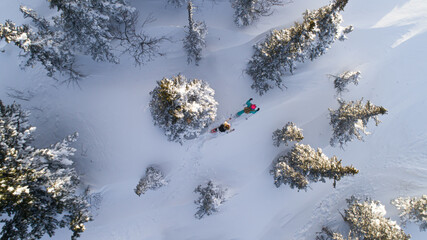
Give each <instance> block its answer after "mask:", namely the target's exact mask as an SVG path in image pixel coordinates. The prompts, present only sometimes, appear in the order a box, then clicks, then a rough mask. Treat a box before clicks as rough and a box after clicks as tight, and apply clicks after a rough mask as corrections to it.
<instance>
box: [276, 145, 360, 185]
mask: <svg viewBox="0 0 427 240" xmlns="http://www.w3.org/2000/svg"><path fill="white" fill-rule="evenodd" d="M341 161H342V160H338V158H337V157H336V156H333V157H331V158H328V157H327V156H326V155H325V154H323V152H322V149H320V148H318V149H317V151H316V150H315V149H313V148H311V147H310V146H309V145H303V144H298V143H297V144H295V145H294V147H293V148H292V149H291V150H290V151H289V152H288V153H287V154H286V155H284V156H281V157H279V158H278V160H277V163H276V164H275V165H274V166H273V169H272V170H271V173H272V175H274V184H275V185H276V187H280V185H281V184H285V185H289V186H290V187H291V188H295V187H296V188H298V189H299V190H300V189H304V190H306V189H307V186H308V183H309V182H318V181H321V182H325V178H328V179H333V180H334V184H333V185H334V187H335V184H336V182H337V181H339V180H341V178H342V177H344V176H347V175H354V174H357V173H358V172H359V170H357V169H356V168H354V167H353V166H346V167H343V166H342V163H341Z"/></svg>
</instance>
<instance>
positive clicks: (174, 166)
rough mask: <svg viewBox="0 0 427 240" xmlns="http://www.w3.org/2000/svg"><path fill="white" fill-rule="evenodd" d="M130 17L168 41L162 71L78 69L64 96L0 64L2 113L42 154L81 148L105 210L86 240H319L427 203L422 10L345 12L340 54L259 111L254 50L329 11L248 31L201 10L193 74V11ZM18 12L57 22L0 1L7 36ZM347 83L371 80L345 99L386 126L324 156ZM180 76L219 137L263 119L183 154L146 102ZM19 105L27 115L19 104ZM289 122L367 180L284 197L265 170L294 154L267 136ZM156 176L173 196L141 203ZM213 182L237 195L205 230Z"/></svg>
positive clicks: (289, 82) (285, 190)
mask: <svg viewBox="0 0 427 240" xmlns="http://www.w3.org/2000/svg"><path fill="white" fill-rule="evenodd" d="M131 3H132V4H133V5H134V6H135V7H136V8H137V9H138V10H139V12H140V15H141V16H140V18H141V19H143V18H144V17H145V16H148V15H149V14H152V16H154V17H155V18H157V21H155V22H154V23H152V24H150V25H148V26H147V28H146V30H147V31H148V32H149V33H150V34H152V35H162V34H163V35H167V36H169V37H171V39H172V40H173V41H170V42H166V43H164V44H163V45H162V50H163V51H164V52H165V53H166V56H165V57H160V58H157V59H156V60H155V61H153V62H150V63H148V64H146V65H145V66H143V67H141V68H135V67H134V66H133V63H132V61H131V60H130V59H128V58H127V57H126V56H123V57H122V59H121V63H120V64H119V65H112V64H108V63H94V62H92V61H91V60H90V59H89V58H88V57H81V58H79V62H78V63H79V65H80V69H81V70H82V71H83V72H84V73H85V74H88V77H87V78H86V79H84V80H82V81H81V82H80V83H79V86H80V87H77V86H73V85H69V86H67V85H66V84H62V85H61V84H58V83H57V82H55V81H54V80H53V79H51V78H48V77H47V76H46V75H45V72H44V70H43V69H42V68H41V67H39V66H36V67H34V68H30V69H27V70H25V71H22V70H21V69H20V67H19V64H20V62H21V60H22V59H20V58H19V57H18V53H19V50H18V49H17V48H16V47H15V46H12V45H5V44H4V43H2V44H1V45H0V47H1V48H2V49H4V50H5V52H0V73H1V74H0V99H1V100H3V101H4V102H5V103H6V104H11V103H12V102H13V101H16V102H18V103H20V104H22V105H23V107H24V108H26V109H28V110H30V111H31V112H32V115H31V116H30V120H31V124H32V125H34V126H37V131H36V132H35V133H34V135H35V138H36V139H37V146H39V147H43V146H44V147H46V146H48V145H50V144H52V143H55V142H58V141H61V140H62V139H63V138H64V137H66V136H67V135H69V134H72V133H73V132H75V131H77V132H79V133H80V135H79V136H80V137H79V139H78V141H77V142H76V143H75V144H74V147H76V148H77V149H78V151H77V152H76V154H75V156H74V159H75V161H76V168H77V170H78V172H79V173H80V174H81V176H82V181H83V183H85V184H87V185H90V186H91V188H92V190H93V191H95V192H100V193H101V194H102V197H103V201H102V202H101V204H100V206H99V209H98V210H95V212H94V221H92V222H89V223H87V224H86V231H85V232H84V233H83V234H82V236H81V239H82V240H95V239H103V240H110V239H111V240H113V239H114V240H120V239H123V240H125V239H126V240H128V239H129V240H146V239H147V240H160V239H162V240H181V239H183V240H184V239H185V240H218V239H220V240H252V239H254V240H276V239H277V240H290V239H298V240H299V239H314V237H315V233H316V232H318V231H320V230H321V227H322V226H323V225H327V226H331V227H332V228H333V229H338V230H345V229H346V227H345V225H344V224H343V223H342V219H341V216H340V215H339V211H341V212H343V209H344V208H345V207H346V202H345V199H346V198H349V197H350V196H351V195H353V194H355V195H358V196H369V197H371V198H372V199H375V200H379V201H380V202H381V203H382V204H384V205H385V207H386V210H387V215H386V217H390V218H391V219H392V220H394V221H397V222H399V218H398V211H397V209H395V208H394V207H393V206H392V205H391V204H390V200H392V199H393V198H396V197H400V196H421V195H422V194H427V161H426V159H427V124H426V123H427V113H426V112H424V111H426V109H427V98H426V91H427V81H426V79H425V76H427V68H426V60H425V59H426V58H425V56H426V55H427V48H426V45H425V44H426V42H427V34H426V33H425V30H426V29H427V27H426V9H427V1H425V0H395V1H390V0H376V1H370V0H350V1H349V3H348V5H347V6H346V9H345V11H344V12H343V19H344V25H350V24H351V25H353V26H354V31H353V32H352V33H350V34H349V35H348V39H347V40H345V41H344V42H336V43H334V44H333V45H332V48H331V49H330V50H329V52H328V53H327V54H325V55H324V56H321V57H320V58H318V59H316V60H315V61H313V62H306V63H303V64H300V65H298V69H297V70H295V73H294V75H292V76H288V77H286V78H285V79H284V82H285V84H286V86H287V89H285V90H283V91H282V90H280V89H274V90H271V91H270V92H268V93H267V94H265V95H263V96H262V97H260V96H258V95H256V93H255V92H254V91H253V90H252V89H251V88H250V85H251V83H252V81H251V79H250V78H249V76H247V75H245V74H244V72H243V71H244V69H245V67H246V64H247V62H248V60H249V58H250V57H251V55H252V45H253V44H255V43H256V42H257V41H261V40H262V39H263V37H264V36H265V35H266V33H268V31H269V30H270V29H273V28H282V27H289V26H292V24H293V22H294V21H300V20H301V19H302V15H301V14H302V13H303V11H304V10H305V9H317V8H319V7H321V6H324V5H326V4H328V3H329V1H326V0H304V1H292V2H290V3H287V4H285V5H284V6H276V7H274V13H273V14H272V15H271V16H268V17H262V18H261V19H260V21H258V22H256V23H255V24H253V25H252V26H249V27H247V28H242V29H240V28H237V27H236V26H235V25H234V23H233V16H232V15H233V9H231V5H230V2H229V1H228V0H217V1H216V4H213V3H211V2H210V1H204V2H203V1H202V0H195V1H194V4H195V5H196V6H197V10H196V11H195V12H194V17H195V18H196V19H198V20H204V21H205V22H206V25H207V27H208V35H207V38H206V44H207V48H206V49H204V50H203V59H202V60H201V61H200V66H198V67H197V66H194V65H192V64H190V65H188V64H187V56H186V55H185V52H184V49H183V46H182V45H183V44H182V41H181V40H182V39H183V38H184V36H185V31H184V26H185V25H186V24H187V11H186V8H185V7H182V8H175V7H172V6H166V0H164V1H163V0H162V1H161V0H145V1H137V0H133V1H131ZM20 4H24V5H27V6H29V7H31V8H34V9H36V10H37V11H40V13H41V14H49V13H51V12H50V11H49V9H48V8H47V4H48V3H47V1H43V0H37V1H29V0H21V1H13V0H3V1H1V2H0V13H1V14H0V22H2V23H4V21H5V20H6V19H12V20H16V22H17V23H23V22H26V21H28V20H25V19H23V18H22V16H21V14H20V12H19V5H20ZM408 28H410V30H409V32H410V34H409V33H408ZM415 33H416V34H415ZM408 34H409V35H408ZM399 39H400V40H399ZM397 40H398V42H396V41H397ZM344 71H361V72H362V74H363V77H362V78H361V80H360V83H359V85H358V86H354V85H350V86H349V87H348V88H349V92H345V93H343V95H342V98H343V99H345V100H347V101H350V100H359V99H361V98H362V97H363V98H364V99H365V100H371V101H372V103H373V104H375V105H380V106H384V107H385V108H387V109H388V111H389V112H388V114H387V115H384V116H380V120H381V121H382V123H381V124H380V125H379V126H377V127H376V126H375V124H374V123H370V124H369V126H368V129H367V130H369V132H371V133H372V134H370V135H369V136H366V137H365V141H364V142H361V141H357V140H355V141H353V142H350V143H348V144H347V146H345V148H344V149H340V148H339V147H336V148H333V147H331V146H329V139H330V137H331V135H332V129H331V128H330V126H329V111H328V108H333V109H336V108H337V107H338V103H337V101H336V95H335V89H334V88H333V80H332V79H329V78H328V74H334V75H337V74H339V73H342V72H344ZM178 73H181V74H183V75H185V76H186V77H187V78H189V79H193V78H198V79H203V80H205V81H207V82H209V85H210V86H211V87H212V88H213V89H214V90H215V93H216V94H215V98H216V100H217V101H218V103H219V106H218V117H217V122H216V123H215V124H214V125H215V126H214V125H213V126H211V127H212V128H213V127H216V125H218V124H219V123H221V122H222V121H224V120H225V119H226V118H228V117H229V116H230V115H231V114H234V113H236V112H237V111H239V110H241V109H242V108H243V104H244V103H245V102H246V100H247V99H249V98H250V97H253V98H254V100H253V103H256V104H257V105H258V106H259V107H260V108H261V110H260V111H259V112H258V113H257V114H255V115H253V116H252V117H251V118H249V119H248V120H245V118H244V117H240V118H239V119H237V120H232V121H231V124H232V127H233V128H235V129H236V130H235V131H234V132H232V133H230V134H224V135H217V136H214V135H212V134H210V133H205V134H202V135H201V136H200V137H199V138H197V139H194V140H191V141H187V142H185V143H184V144H183V145H182V146H181V145H180V144H178V143H175V142H168V141H167V138H166V136H164V135H163V132H162V130H161V129H159V128H157V127H156V126H154V125H153V122H152V118H151V115H150V111H149V109H148V103H149V100H150V96H149V92H150V91H151V90H152V89H153V88H154V87H155V84H156V81H157V80H161V79H162V78H163V77H171V76H173V75H176V74H178ZM17 91H21V92H22V93H23V94H24V95H25V96H27V97H29V98H30V99H29V101H25V100H19V99H16V98H13V97H11V95H13V94H15V95H16V93H17ZM289 121H292V122H294V123H295V124H296V125H297V126H299V127H300V128H302V129H303V131H304V137H305V139H304V140H303V141H302V143H303V144H310V145H311V146H312V147H313V148H317V147H320V148H322V149H323V152H324V153H325V154H326V155H327V156H329V157H331V156H333V155H336V156H338V157H339V158H342V159H343V165H350V164H352V165H353V166H355V167H356V168H358V169H359V170H360V173H359V174H357V175H356V176H354V177H345V178H343V179H342V180H341V181H339V182H337V187H336V188H335V189H334V188H333V187H332V181H327V182H326V183H321V182H320V183H314V184H311V185H310V187H311V189H309V190H308V191H307V192H304V191H300V192H298V191H296V190H295V189H290V188H289V187H288V186H281V187H280V188H276V187H275V186H274V184H273V177H272V176H271V175H270V174H269V170H270V169H271V163H272V162H273V160H275V158H276V157H277V156H278V155H279V154H281V153H283V152H285V151H286V150H287V149H289V148H290V147H286V146H281V147H280V148H276V147H274V146H273V144H272V139H271V138H272V132H273V131H274V130H276V129H278V128H282V127H283V126H284V125H285V124H286V123H287V122H289ZM150 165H156V166H158V167H159V168H160V169H161V170H162V171H163V172H164V174H165V177H166V179H167V180H168V181H169V184H168V185H167V186H165V187H162V188H160V189H158V190H156V191H148V192H147V193H146V194H144V195H143V196H141V197H138V196H137V195H136V194H135V193H134V191H133V189H134V188H135V186H136V185H137V183H138V181H139V179H140V178H141V176H143V175H144V173H145V169H146V167H148V166H150ZM208 180H213V181H214V182H215V184H219V185H221V186H223V187H225V188H227V189H229V192H228V196H227V201H226V202H225V203H224V204H223V205H222V206H221V207H220V212H218V213H215V214H213V215H211V216H206V217H204V218H202V219H201V220H198V219H196V218H195V217H194V213H195V212H196V205H195V204H194V200H196V198H197V194H195V193H194V192H193V191H194V189H195V188H196V187H197V185H199V184H206V183H207V181H208ZM404 230H405V232H406V233H409V234H411V235H412V239H415V240H424V239H427V232H419V230H418V226H416V225H415V224H412V223H411V224H408V226H407V227H405V228H404ZM70 235H71V233H70V231H69V230H66V229H63V230H58V231H57V232H56V234H55V236H54V237H53V239H69V237H70ZM45 239H48V237H46V238H45Z"/></svg>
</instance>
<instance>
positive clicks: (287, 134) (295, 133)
mask: <svg viewBox="0 0 427 240" xmlns="http://www.w3.org/2000/svg"><path fill="white" fill-rule="evenodd" d="M272 138H273V145H274V146H276V147H279V146H280V144H281V143H284V144H285V145H286V146H288V142H291V141H297V142H300V141H301V140H303V139H304V136H303V135H302V129H301V128H298V127H297V126H296V125H295V123H293V122H288V123H287V124H286V125H285V126H284V127H283V128H282V129H277V130H276V131H274V132H273V137H272Z"/></svg>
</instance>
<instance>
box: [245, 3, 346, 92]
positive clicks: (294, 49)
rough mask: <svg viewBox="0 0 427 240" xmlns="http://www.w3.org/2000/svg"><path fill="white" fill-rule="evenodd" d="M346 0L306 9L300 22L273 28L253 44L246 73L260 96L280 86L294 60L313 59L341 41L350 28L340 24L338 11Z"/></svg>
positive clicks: (291, 69)
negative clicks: (282, 27) (309, 9)
mask: <svg viewBox="0 0 427 240" xmlns="http://www.w3.org/2000/svg"><path fill="white" fill-rule="evenodd" d="M347 2H348V0H335V1H334V2H333V3H331V4H329V5H327V6H325V7H322V8H320V9H317V10H315V11H308V10H307V11H306V12H305V13H304V14H303V18H304V19H303V22H302V23H295V25H294V26H293V27H291V28H288V29H282V30H273V31H272V32H270V34H269V35H268V36H267V38H266V39H265V40H264V42H261V43H258V44H256V45H254V50H255V53H254V55H253V56H252V59H251V60H250V61H249V63H248V67H247V69H246V73H247V74H248V75H249V76H251V78H252V80H253V81H254V82H253V84H252V86H251V87H252V88H253V89H255V91H257V92H258V93H259V94H260V95H262V94H264V93H266V92H267V91H268V90H270V89H272V88H274V87H275V86H277V87H279V88H282V86H283V84H282V76H283V75H285V73H286V72H288V71H289V72H290V73H291V74H292V73H293V70H294V69H295V66H296V63H297V62H304V61H305V60H307V59H310V60H314V59H315V58H317V57H319V56H321V55H322V54H324V53H325V52H326V51H327V50H328V49H329V48H330V47H331V44H332V43H333V42H334V41H335V40H337V39H338V40H341V41H342V40H344V39H345V34H347V33H349V32H351V31H352V29H353V28H352V27H351V26H350V27H346V28H344V27H342V26H341V25H340V24H341V22H342V17H341V15H340V11H342V10H343V9H344V7H345V5H346V4H347Z"/></svg>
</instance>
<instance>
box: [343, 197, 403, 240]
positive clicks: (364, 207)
mask: <svg viewBox="0 0 427 240" xmlns="http://www.w3.org/2000/svg"><path fill="white" fill-rule="evenodd" d="M347 203H348V208H347V209H345V210H344V220H345V222H347V223H348V224H349V225H350V229H351V231H352V233H354V234H355V236H356V237H358V238H360V239H364V240H407V239H410V238H411V236H410V235H409V234H405V232H403V230H402V229H401V228H400V226H399V225H397V224H396V222H395V221H392V220H390V219H388V218H385V217H384V216H385V214H386V211H385V207H384V205H382V204H381V203H380V202H379V201H372V200H370V199H366V200H365V201H361V200H360V199H358V198H356V197H354V196H352V197H351V198H350V199H347Z"/></svg>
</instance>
